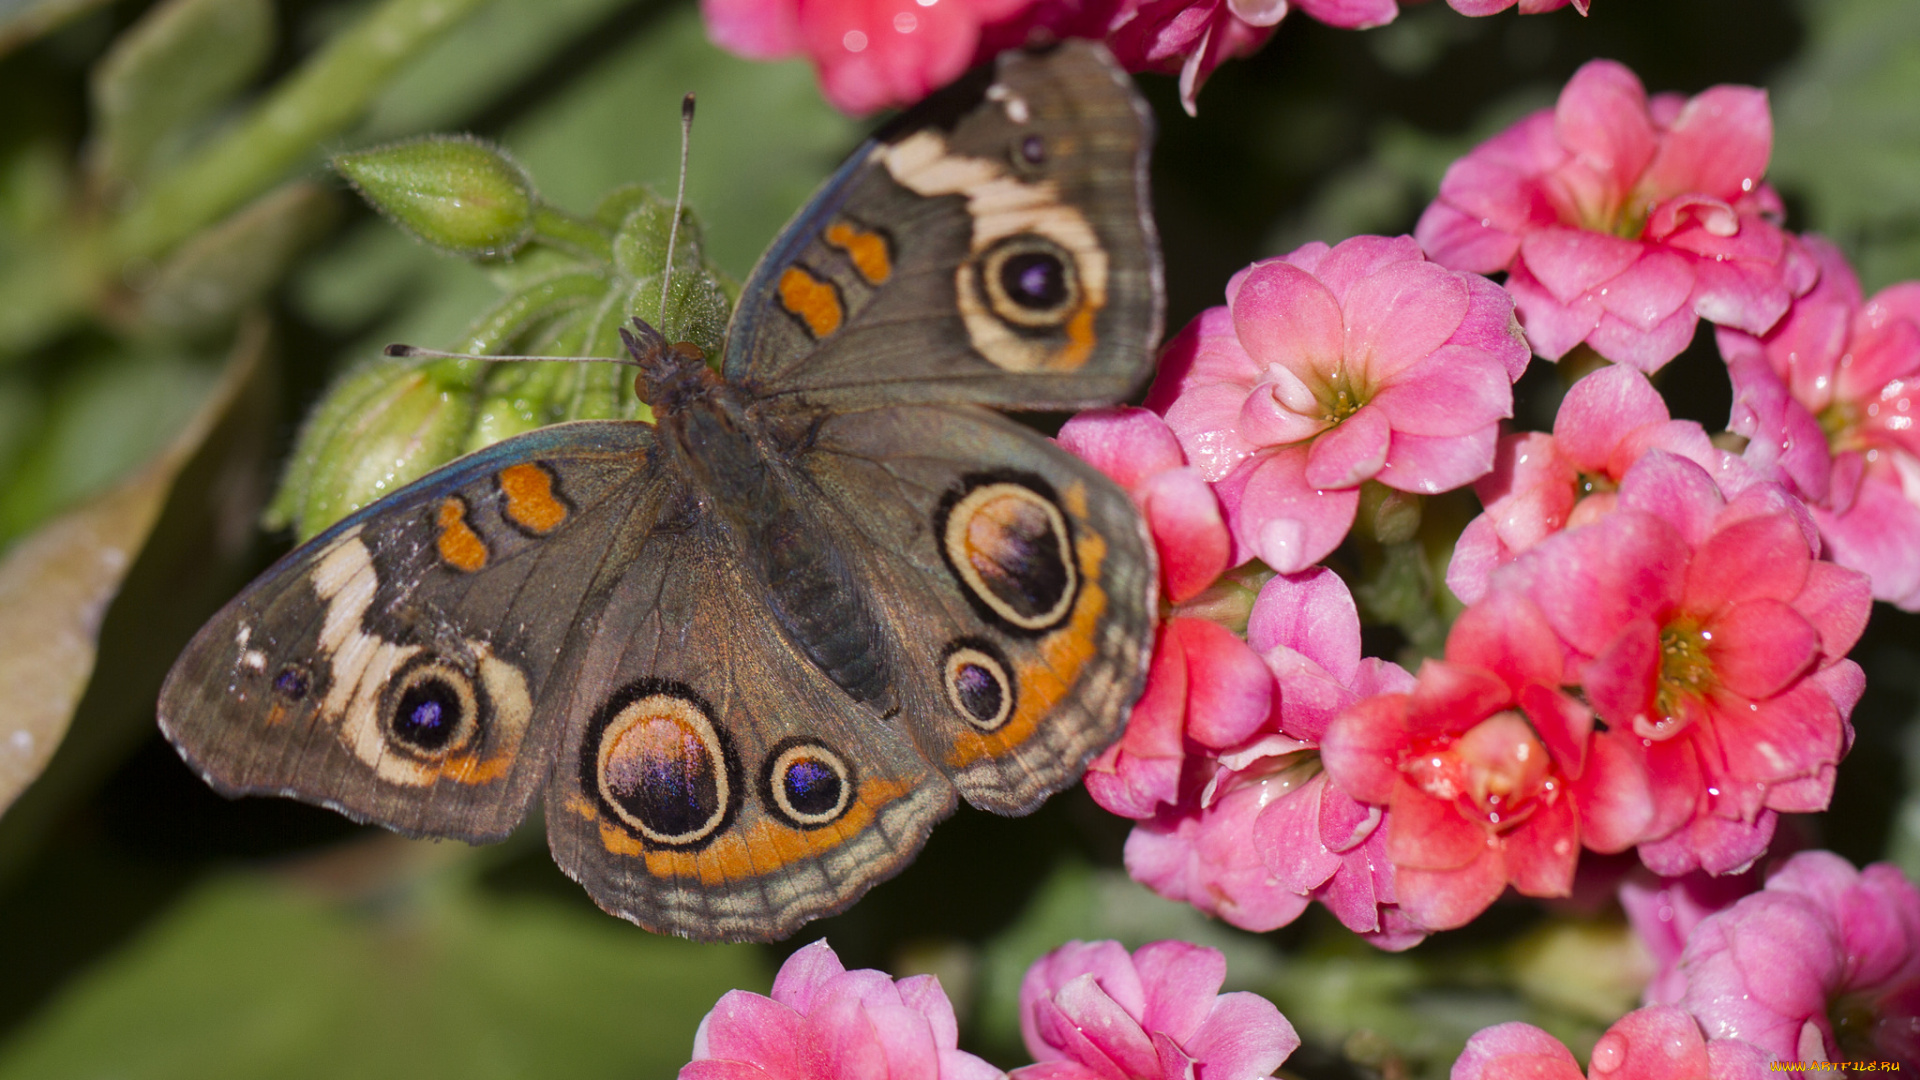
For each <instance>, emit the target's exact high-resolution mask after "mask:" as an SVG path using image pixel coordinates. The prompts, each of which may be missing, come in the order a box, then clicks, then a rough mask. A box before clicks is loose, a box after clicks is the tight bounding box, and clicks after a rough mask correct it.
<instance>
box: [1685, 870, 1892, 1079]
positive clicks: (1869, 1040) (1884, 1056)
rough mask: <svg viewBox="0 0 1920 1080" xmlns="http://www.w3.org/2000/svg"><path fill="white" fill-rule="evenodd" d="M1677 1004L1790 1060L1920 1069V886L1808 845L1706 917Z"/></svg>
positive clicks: (1713, 1031)
mask: <svg viewBox="0 0 1920 1080" xmlns="http://www.w3.org/2000/svg"><path fill="white" fill-rule="evenodd" d="M1680 971H1681V973H1682V975H1683V976H1684V977H1685V980H1686V986H1685V992H1684V993H1683V994H1681V995H1680V996H1679V998H1678V999H1677V1001H1678V1004H1679V1005H1680V1006H1681V1007H1682V1008H1685V1009H1687V1010H1688V1011H1690V1012H1691V1013H1693V1015H1694V1016H1695V1017H1697V1018H1698V1019H1699V1020H1700V1023H1701V1026H1702V1027H1704V1028H1705V1029H1706V1031H1707V1033H1708V1034H1710V1035H1714V1036H1718V1037H1723V1038H1733V1039H1742V1040H1745V1041H1747V1042H1750V1043H1753V1044H1755V1045H1756V1046H1759V1047H1760V1048H1761V1049H1762V1050H1764V1051H1766V1052H1767V1053H1768V1054H1770V1055H1771V1056H1773V1057H1775V1058H1781V1059H1785V1060H1789V1061H1841V1060H1848V1061H1898V1062H1900V1063H1902V1065H1903V1066H1904V1067H1907V1068H1912V1067H1914V1066H1916V1065H1920V890H1916V889H1915V888H1914V887H1913V884H1912V883H1911V882H1909V881H1908V880H1907V879H1906V878H1905V877H1904V876H1902V875H1901V873H1900V871H1899V870H1898V869H1896V868H1895V867H1894V866H1892V865H1891V864H1889V863H1876V864H1875V865H1873V866H1869V867H1867V868H1866V870H1864V871H1857V870H1855V869H1854V868H1853V866H1852V865H1851V864H1849V863H1848V862H1847V861H1846V860H1845V859H1842V858H1840V857H1839V856H1838V855H1835V854H1833V853H1832V852H1827V851H1803V852H1801V853H1799V854H1798V855H1795V856H1794V857H1793V858H1792V859H1790V860H1788V861H1787V862H1786V863H1785V864H1784V865H1783V866H1781V867H1780V868H1779V869H1778V870H1776V871H1774V873H1773V874H1772V875H1771V876H1769V877H1768V879H1767V885H1766V888H1764V889H1762V890H1761V891H1759V892H1756V893H1753V894H1751V895H1749V896H1747V897H1745V898H1744V899H1741V900H1740V901H1739V902H1737V903H1735V904H1734V905H1733V906H1731V907H1729V908H1727V909H1726V910H1724V911H1721V912H1719V913H1717V914H1713V915H1710V916H1708V917H1707V918H1705V919H1703V920H1701V922H1700V924H1699V925H1698V926H1697V927H1695V928H1694V932H1693V934H1692V935H1691V936H1690V937H1689V938H1688V941H1687V947H1686V951H1685V952H1684V953H1682V954H1681V957H1680Z"/></svg>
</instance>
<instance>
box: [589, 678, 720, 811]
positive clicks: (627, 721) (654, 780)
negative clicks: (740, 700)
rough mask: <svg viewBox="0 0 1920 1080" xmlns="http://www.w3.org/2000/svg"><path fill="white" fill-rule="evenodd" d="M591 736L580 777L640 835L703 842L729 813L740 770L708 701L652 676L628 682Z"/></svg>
mask: <svg viewBox="0 0 1920 1080" xmlns="http://www.w3.org/2000/svg"><path fill="white" fill-rule="evenodd" d="M588 735H589V738H588V742H587V754H588V756H587V759H586V760H585V761H583V762H582V765H583V766H584V768H583V769H582V774H583V775H582V777H581V778H582V780H584V781H586V782H587V783H588V784H589V785H590V786H589V790H591V791H593V792H594V793H595V794H597V795H598V796H599V799H600V804H601V806H602V807H604V808H605V809H606V810H607V811H608V812H610V813H611V814H612V815H613V816H614V817H615V818H617V819H618V820H619V821H620V822H621V823H622V824H623V825H625V826H626V827H627V829H628V830H629V831H631V832H633V833H634V834H635V835H637V836H639V837H641V838H642V839H645V840H648V841H651V842H653V843H655V844H659V845H662V846H665V847H692V846H696V845H702V844H705V843H706V842H707V841H708V840H710V839H712V838H713V837H714V836H715V835H717V834H718V833H719V832H720V830H721V827H722V826H723V825H725V824H726V821H727V818H728V817H729V816H730V815H731V814H732V812H733V808H734V803H735V800H736V798H737V794H738V791H737V767H736V766H735V765H734V764H733V761H732V757H731V755H730V754H729V753H728V752H727V748H726V744H725V742H724V741H723V740H722V737H721V734H720V731H719V729H718V728H717V727H715V726H714V722H713V718H712V716H711V715H710V714H709V712H708V709H707V706H706V703H705V702H703V701H701V700H700V699H699V698H698V697H697V696H696V695H694V693H693V692H692V691H691V690H689V689H687V688H686V687H683V686H679V685H677V684H673V683H663V682H658V681H654V680H648V681H647V682H644V683H640V684H638V685H636V686H633V687H629V688H628V689H627V690H626V691H623V692H622V693H620V694H618V695H616V696H615V697H614V698H613V699H612V700H611V701H609V702H608V703H607V705H606V706H605V707H603V708H602V709H601V713H600V716H598V717H596V718H595V722H594V724H593V725H592V726H591V727H590V728H589V730H588Z"/></svg>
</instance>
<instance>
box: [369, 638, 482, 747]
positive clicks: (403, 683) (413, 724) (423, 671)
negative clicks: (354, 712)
mask: <svg viewBox="0 0 1920 1080" xmlns="http://www.w3.org/2000/svg"><path fill="white" fill-rule="evenodd" d="M388 700H389V701H390V702H391V703H392V704H391V705H390V706H389V707H388V709H387V742H388V744H389V745H391V746H393V747H395V748H396V749H398V750H400V751H401V752H402V753H405V754H407V755H409V756H411V757H415V758H423V759H427V760H440V759H443V758H446V757H449V756H452V755H454V754H457V753H459V752H460V751H462V750H465V749H466V748H467V747H468V746H470V745H472V743H473V742H474V739H475V738H476V736H478V734H479V732H480V725H481V721H482V713H483V712H484V711H485V700H484V698H483V697H481V695H480V693H479V692H478V691H477V690H476V688H475V686H474V682H473V678H472V676H470V675H468V674H467V673H466V672H464V671H461V670H460V669H459V668H456V667H454V666H453V665H452V664H449V663H447V662H446V661H444V660H439V659H428V660H427V661H426V662H424V663H418V664H415V665H414V666H412V667H410V668H407V669H405V670H403V671H402V672H401V674H400V677H399V678H398V679H396V680H395V688H394V689H393V690H391V691H389V693H388Z"/></svg>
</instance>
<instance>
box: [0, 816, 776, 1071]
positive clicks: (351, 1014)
mask: <svg viewBox="0 0 1920 1080" xmlns="http://www.w3.org/2000/svg"><path fill="white" fill-rule="evenodd" d="M403 844H404V845H406V846H407V847H409V848H424V849H428V850H427V852H426V855H425V857H427V858H435V857H438V858H439V861H445V856H444V855H443V854H442V853H444V852H448V849H447V848H446V846H444V845H443V846H442V847H441V850H440V852H435V851H433V850H432V849H433V848H434V845H432V844H429V843H425V842H411V843H409V842H405V841H399V840H386V841H384V842H382V844H381V845H379V846H378V847H375V848H374V849H373V850H372V851H371V852H369V853H368V854H369V855H372V856H374V857H378V858H384V859H387V860H388V861H391V860H392V859H393V858H394V857H395V856H394V854H393V853H392V852H391V851H385V852H384V853H382V851H381V848H384V847H388V846H395V845H403ZM362 847H363V848H366V847H368V845H362ZM451 854H455V855H457V854H458V851H457V849H455V850H453V851H452V852H451ZM402 857H416V858H417V857H418V856H415V855H412V854H411V853H403V855H402ZM338 861H339V860H336V862H338ZM341 872H342V871H341V869H340V868H339V867H337V866H332V867H329V866H319V867H315V868H314V872H313V873H311V874H309V875H308V876H307V877H306V878H304V879H290V878H263V877H259V876H255V875H242V874H232V875H227V876H224V877H220V878H216V879H214V880H212V881H210V882H209V883H207V884H206V885H204V886H202V887H201V888H199V889H197V890H195V891H194V892H192V893H190V894H189V895H187V896H186V897H185V898H184V899H183V900H182V901H181V902H180V903H179V905H178V906H177V907H176V908H175V909H174V910H173V911H172V912H171V913H170V914H169V915H167V916H166V917H165V918H163V919H162V920H160V921H159V922H158V923H157V924H155V925H153V926H151V927H149V928H148V930H147V931H146V932H145V934H144V935H143V936H142V937H141V938H140V939H138V940H136V941H135V942H133V943H132V944H131V945H130V946H129V947H127V948H124V949H122V950H121V951H119V952H118V953H116V954H114V955H113V956H112V957H110V958H108V959H107V961H106V962H105V963H104V964H102V965H101V966H100V967H98V968H97V969H95V970H93V971H91V972H90V973H89V974H88V975H87V976H85V977H84V978H83V979H81V980H80V981H79V982H78V983H77V984H76V985H74V986H72V987H71V988H70V989H69V991H68V992H67V993H66V994H64V995H63V996H62V997H61V998H59V999H57V1000H56V1001H54V1002H53V1003H52V1004H51V1006H50V1007H49V1008H48V1009H46V1010H45V1012H44V1013H43V1014H41V1015H40V1016H39V1017H38V1018H37V1019H36V1021H35V1022H34V1023H33V1024H32V1025H31V1026H30V1027H29V1028H28V1029H26V1030H25V1031H23V1032H21V1033H20V1034H19V1035H18V1036H16V1038H15V1039H14V1041H13V1042H12V1044H11V1045H10V1046H9V1047H8V1048H7V1050H6V1052H5V1053H4V1055H0V1077H4V1078H11V1077H28V1076H133V1075H137V1076H141V1077H145V1078H148V1080H167V1078H171V1077H178V1078H180V1080H221V1078H224V1077H235V1078H257V1077H263V1076H273V1077H280V1078H283V1080H299V1078H304V1077H312V1078H315V1080H337V1078H340V1077H371V1076H391V1077H408V1078H411V1080H432V1078H436V1077H447V1078H449V1080H456V1078H457V1080H472V1078H474V1077H542V1078H544V1077H567V1078H569V1080H591V1078H594V1077H607V1078H609V1080H635V1078H643V1077H645V1078H651V1077H662V1078H664V1077H670V1076H672V1075H673V1074H674V1072H675V1071H676V1070H677V1069H678V1068H679V1066H681V1065H683V1064H685V1063H686V1062H687V1061H688V1060H689V1059H690V1058H691V1056H692V1049H693V1034H694V1029H695V1027H696V1026H697V1025H698V1023H699V1021H700V1018H701V1016H703V1015H704V1014H705V1013H706V1012H707V1011H708V1010H709V1009H711V1008H712V1007H713V1004H714V1002H715V1001H717V1000H718V999H719V998H720V996H721V995H722V994H724V993H726V992H727V991H728V990H730V989H733V988H735V987H745V988H750V989H753V990H757V991H760V992H763V993H764V992H765V991H766V990H767V988H768V981H769V980H768V978H767V975H766V973H765V971H764V968H763V966H762V962H761V954H760V952H759V950H757V949H755V948H753V947H751V946H737V945H734V946H729V945H694V944H691V943H688V942H684V941H679V940H675V939H669V938H660V937H654V936H652V935H649V934H647V933H645V932H643V931H641V930H638V929H636V928H635V927H632V926H629V925H627V924H625V923H622V922H619V921H617V920H614V919H610V918H607V917H606V916H604V915H601V914H600V913H599V912H596V911H593V910H592V909H591V908H588V907H587V906H586V905H584V904H578V905H566V904H562V903H561V902H559V901H557V900H551V899H546V898H544V897H537V896H536V897H521V898H513V899H498V898H492V897H489V896H486V895H484V894H482V893H480V892H478V891H477V890H475V889H473V888H472V887H471V886H468V885H465V884H463V883H462V882H460V881H459V880H457V879H454V880H448V878H449V875H445V874H443V875H441V876H440V877H439V878H437V879H436V878H429V879H428V880H426V881H416V882H409V881H405V880H400V881H395V882H389V883H388V884H387V885H386V886H385V887H384V888H380V889H378V890H364V889H363V890H353V889H351V888H349V889H348V890H345V891H346V895H344V896H343V895H341V893H342V892H343V890H342V889H341V888H340V883H339V882H338V879H339V876H340V874H341ZM321 874H324V875H325V877H319V878H318V880H316V877H317V876H318V875H321ZM303 884H304V885H305V886H306V887H304V888H303V887H302V885H303ZM346 884H348V885H349V886H351V884H352V883H351V882H348V883H346ZM315 885H325V886H331V887H330V888H316V887H315ZM329 893H331V894H332V895H331V896H330V895H329ZM108 1033H110V1036H109V1035H108Z"/></svg>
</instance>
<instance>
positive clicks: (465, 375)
mask: <svg viewBox="0 0 1920 1080" xmlns="http://www.w3.org/2000/svg"><path fill="white" fill-rule="evenodd" d="M473 379H474V376H473V375H472V373H471V371H470V365H469V364H467V363H461V362H455V363H448V362H445V361H434V362H430V363H426V364H412V365H410V364H405V363H398V362H394V361H380V362H377V363H373V364H369V365H367V366H366V367H363V368H361V369H360V370H358V371H356V372H354V373H353V374H351V375H349V376H347V377H346V378H345V379H343V380H341V381H340V382H339V383H338V384H337V385H335V386H334V387H333V389H332V390H331V391H329V392H328V394H327V396H326V398H325V400H323V401H322V403H321V405H320V407H319V409H318V410H317V411H315V412H314V414H313V416H312V418H311V419H310V420H308V421H307V425H306V427H305V428H304V429H302V430H301V432H300V440H299V444H298V446H297V448H296V450H295V452H294V458H293V461H292V463H291V464H289V465H288V467H287V474H286V476H285V477H284V478H283V479H282V480H281V485H280V491H279V493H278V494H277V495H276V496H275V497H274V501H273V505H272V506H271V507H269V508H268V511H267V524H268V525H269V526H281V525H291V526H293V529H294V533H295V535H296V536H297V537H298V539H300V540H303V541H304V540H307V539H309V538H311V537H313V536H314V535H316V534H318V533H320V532H321V531H323V530H325V529H326V528H327V527H328V526H330V525H332V524H333V523H334V522H336V521H339V520H340V519H341V518H343V517H346V516H347V515H348V514H351V513H353V512H354V511H356V510H358V509H360V508H361V507H363V506H366V505H367V504H369V503H371V502H373V501H375V500H376V499H380V498H382V497H384V496H386V495H389V494H391V493H393V492H394V491H397V490H399V489H400V488H401V487H403V486H405V485H406V484H408V483H410V482H412V481H414V480H417V479H419V478H420V477H421V476H424V475H426V474H427V473H428V472H431V471H432V470H433V469H435V468H437V467H439V466H440V465H443V464H445V463H446V462H448V461H451V460H453V459H454V458H455V457H457V456H459V455H460V454H461V453H462V452H463V451H464V450H465V448H466V447H465V443H466V438H467V431H468V428H469V427H471V426H472V423H473Z"/></svg>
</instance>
